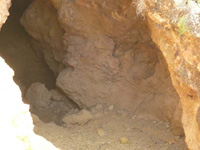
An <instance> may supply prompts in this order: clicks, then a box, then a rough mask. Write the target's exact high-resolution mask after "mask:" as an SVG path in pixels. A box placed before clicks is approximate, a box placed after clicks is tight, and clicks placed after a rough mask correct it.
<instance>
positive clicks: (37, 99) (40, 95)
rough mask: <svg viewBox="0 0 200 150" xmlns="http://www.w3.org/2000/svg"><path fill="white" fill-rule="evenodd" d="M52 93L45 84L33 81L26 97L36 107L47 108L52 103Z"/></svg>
mask: <svg viewBox="0 0 200 150" xmlns="http://www.w3.org/2000/svg"><path fill="white" fill-rule="evenodd" d="M51 97H52V94H51V93H50V92H49V91H48V89H47V88H46V87H45V85H44V84H42V83H39V82H36V83H33V84H32V85H31V86H30V87H29V88H28V90H27V92H26V95H25V98H26V100H27V101H28V102H29V103H30V104H32V105H33V106H34V107H35V108H36V109H47V108H48V107H49V104H50V99H51Z"/></svg>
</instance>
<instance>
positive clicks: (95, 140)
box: [33, 106, 186, 150]
mask: <svg viewBox="0 0 200 150" xmlns="http://www.w3.org/2000/svg"><path fill="white" fill-rule="evenodd" d="M92 114H93V115H94V118H93V119H92V120H90V121H88V122H87V123H86V124H82V125H76V124H74V125H70V126H68V125H67V126H66V124H63V125H62V126H58V125H56V124H54V123H43V122H42V121H40V120H39V119H38V118H37V117H36V116H35V115H33V120H34V124H35V128H34V131H35V133H37V134H39V135H41V136H43V137H44V138H46V139H47V140H49V141H50V142H51V143H53V144H54V145H55V146H56V147H58V148H60V149H61V150H185V149H186V146H185V143H184V138H183V137H179V136H174V135H173V133H172V130H171V127H170V124H168V123H166V122H161V121H159V120H155V119H153V118H152V119H149V118H145V116H136V115H134V114H132V113H130V112H127V111H124V110H115V108H112V106H111V107H104V108H101V109H98V110H97V111H96V110H95V111H93V113H92ZM83 118H84V116H83Z"/></svg>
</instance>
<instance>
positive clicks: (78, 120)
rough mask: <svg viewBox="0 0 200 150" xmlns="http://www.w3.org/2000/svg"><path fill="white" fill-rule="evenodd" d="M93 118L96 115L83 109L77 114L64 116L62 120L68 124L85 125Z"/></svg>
mask: <svg viewBox="0 0 200 150" xmlns="http://www.w3.org/2000/svg"><path fill="white" fill-rule="evenodd" d="M93 118H94V116H93V115H92V113H91V112H89V111H87V110H85V109H83V110H81V111H80V112H78V113H77V114H72V115H66V116H64V117H63V119H62V121H63V122H64V123H65V124H66V125H75V124H78V125H84V124H86V123H87V122H88V121H90V120H92V119H93Z"/></svg>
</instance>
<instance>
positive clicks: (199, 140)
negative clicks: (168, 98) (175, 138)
mask: <svg viewBox="0 0 200 150" xmlns="http://www.w3.org/2000/svg"><path fill="white" fill-rule="evenodd" d="M169 3H171V2H170V1H166V3H163V4H161V5H160V7H157V12H158V13H155V11H153V8H155V7H156V4H155V3H152V6H151V7H150V10H149V11H148V12H147V13H148V21H149V27H150V29H151V36H152V39H153V41H154V42H155V43H156V44H157V45H158V47H159V48H160V50H161V51H162V53H163V55H164V57H165V59H166V61H167V64H168V68H169V71H170V74H171V78H172V83H173V86H174V87H175V89H176V91H177V93H178V94H179V97H180V105H181V109H182V110H181V115H180V116H181V121H182V126H183V129H184V132H185V136H186V139H185V141H186V143H187V145H188V148H189V149H190V150H199V149H200V129H199V125H198V122H197V118H196V117H197V116H198V114H197V110H198V108H199V104H200V101H199V89H200V84H199V83H200V82H199V81H200V76H199V70H198V63H199V60H200V55H199V47H200V44H199V43H200V42H199V41H200V40H199V38H198V37H197V35H195V33H194V31H195V28H194V26H193V24H190V26H188V27H190V28H191V29H190V31H191V34H188V33H187V32H188V31H184V32H183V33H182V35H180V33H179V32H180V31H179V29H178V27H177V24H173V22H172V21H173V20H174V19H175V17H178V18H181V16H179V13H178V11H179V10H178V8H177V7H175V6H174V5H173V4H171V5H167V4H169ZM188 3H193V4H195V3H194V2H192V1H190V2H188ZM195 5H196V4H195ZM195 5H194V6H195ZM185 7H187V9H190V8H189V5H188V6H185ZM191 9H194V8H191ZM171 10H173V11H171ZM164 12H165V13H164ZM184 13H188V15H191V14H189V13H190V11H189V12H188V11H187V12H184ZM166 14H167V15H166ZM184 15H186V14H184ZM190 19H195V18H193V17H191V18H190ZM188 22H190V20H189V19H188ZM170 23H171V24H170ZM197 26H198V24H197ZM178 31H179V32H178ZM196 32H198V30H197V31H196ZM176 115H177V114H176ZM175 117H176V116H175ZM175 120H176V119H175Z"/></svg>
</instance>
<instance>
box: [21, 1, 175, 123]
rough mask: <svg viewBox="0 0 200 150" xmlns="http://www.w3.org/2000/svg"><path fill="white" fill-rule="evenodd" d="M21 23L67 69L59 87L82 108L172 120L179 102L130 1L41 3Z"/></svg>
mask: <svg viewBox="0 0 200 150" xmlns="http://www.w3.org/2000/svg"><path fill="white" fill-rule="evenodd" d="M51 2H52V3H51ZM44 10H45V11H44ZM41 12H43V13H41ZM57 18H58V20H57ZM35 20H37V21H35ZM136 22H137V23H136ZM21 23H22V25H23V26H24V27H25V29H26V31H27V32H28V33H29V34H30V35H32V36H33V37H34V38H35V39H37V40H39V41H40V44H41V45H45V44H46V43H47V44H48V45H50V46H51V48H47V47H43V49H44V50H43V52H44V54H45V55H49V51H51V52H50V53H51V54H52V55H51V56H52V57H51V60H52V61H55V60H56V61H57V62H58V64H59V65H65V69H64V70H62V69H59V71H60V70H62V71H61V73H60V74H59V76H58V78H57V83H56V84H57V86H58V87H59V88H60V89H61V90H62V91H63V92H64V93H65V94H66V95H67V96H68V97H69V98H70V99H72V100H73V101H74V102H76V103H77V104H78V105H79V106H80V107H85V106H86V107H90V106H92V105H95V104H97V103H105V104H115V105H116V106H117V107H119V108H125V109H128V110H131V111H135V112H137V113H139V112H148V113H149V112H151V114H157V116H159V117H160V118H163V116H165V117H164V118H165V119H170V120H171V119H172V118H173V114H174V112H175V110H176V109H177V108H176V107H177V105H178V99H179V98H178V96H177V94H176V92H175V91H174V89H173V87H172V86H171V82H170V77H169V73H168V71H167V66H166V64H165V61H164V59H163V58H162V54H161V53H159V51H158V49H157V48H156V46H155V45H154V44H153V42H152V41H151V38H150V35H149V34H148V33H149V32H148V29H147V26H146V22H144V21H143V20H142V19H141V18H140V17H137V16H136V10H135V6H134V5H133V4H132V1H131V0H126V1H109V2H107V1H106V2H105V1H102V0H95V1H93V2H90V1H67V0H64V1H42V0H36V1H34V2H33V3H32V4H31V6H30V7H29V8H28V9H27V10H26V12H25V13H24V15H23V17H22V19H21ZM46 23H48V27H47V26H46ZM61 27H62V28H61ZM63 29H64V30H63ZM45 51H46V52H45ZM46 60H47V63H48V65H49V66H50V68H51V69H52V70H53V71H54V72H55V73H58V72H59V71H58V70H57V71H56V69H58V67H55V66H53V65H51V63H49V60H48V59H46ZM54 65H55V64H54ZM55 68H56V69H55ZM152 108H154V109H153V110H152ZM160 111H162V113H160ZM158 112H159V113H158ZM177 114H178V113H177Z"/></svg>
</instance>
